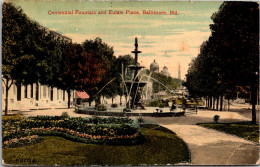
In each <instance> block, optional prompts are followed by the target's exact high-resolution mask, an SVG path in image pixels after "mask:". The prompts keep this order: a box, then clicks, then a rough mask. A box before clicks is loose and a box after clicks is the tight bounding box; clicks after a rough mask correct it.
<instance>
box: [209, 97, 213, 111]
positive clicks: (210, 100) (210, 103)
mask: <svg viewBox="0 0 260 167" xmlns="http://www.w3.org/2000/svg"><path fill="white" fill-rule="evenodd" d="M209 107H210V108H211V109H212V97H211V96H210V98H209Z"/></svg>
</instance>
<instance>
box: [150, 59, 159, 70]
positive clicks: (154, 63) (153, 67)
mask: <svg viewBox="0 0 260 167" xmlns="http://www.w3.org/2000/svg"><path fill="white" fill-rule="evenodd" d="M150 71H151V72H159V64H158V63H156V62H155V60H154V61H153V63H151V65H150Z"/></svg>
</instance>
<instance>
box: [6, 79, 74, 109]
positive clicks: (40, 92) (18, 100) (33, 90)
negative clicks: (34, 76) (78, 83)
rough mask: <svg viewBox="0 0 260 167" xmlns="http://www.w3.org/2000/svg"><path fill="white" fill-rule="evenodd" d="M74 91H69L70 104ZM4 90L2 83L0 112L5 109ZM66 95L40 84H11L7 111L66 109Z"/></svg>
mask: <svg viewBox="0 0 260 167" xmlns="http://www.w3.org/2000/svg"><path fill="white" fill-rule="evenodd" d="M74 99H75V90H72V91H71V98H70V101H71V104H72V103H73V102H74ZM5 100H6V89H5V85H4V83H3V82H2V110H4V109H5ZM67 103H68V93H67V91H65V90H62V89H58V88H56V87H50V86H47V85H41V84H40V83H34V84H30V85H16V84H12V86H11V87H10V89H9V91H8V110H29V109H43V108H52V107H57V108H59V107H62V108H63V107H67Z"/></svg>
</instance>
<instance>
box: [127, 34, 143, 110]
mask: <svg viewBox="0 0 260 167" xmlns="http://www.w3.org/2000/svg"><path fill="white" fill-rule="evenodd" d="M134 46H135V50H134V51H132V52H131V53H134V54H135V62H134V65H130V66H128V67H127V68H129V69H130V70H131V71H133V73H134V75H133V78H132V79H131V80H127V81H125V84H126V86H127V89H128V92H129V96H130V99H129V101H128V102H127V106H126V107H127V108H130V109H135V108H137V107H141V108H143V105H142V101H141V92H142V89H143V87H144V86H145V85H146V82H143V81H139V79H138V76H137V74H138V71H139V70H140V69H142V68H144V67H143V66H140V65H139V63H138V54H139V53H142V52H141V51H139V50H138V41H137V38H135V44H134Z"/></svg>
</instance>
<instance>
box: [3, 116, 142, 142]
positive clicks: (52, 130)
mask: <svg viewBox="0 0 260 167" xmlns="http://www.w3.org/2000/svg"><path fill="white" fill-rule="evenodd" d="M115 123H116V124H115ZM126 123H128V124H126ZM2 125H3V142H6V141H10V140H12V139H15V138H22V137H25V136H30V135H39V136H48V135H49V136H61V137H65V138H68V139H71V140H74V141H79V142H85V143H118V144H123V143H124V140H129V142H126V143H132V144H134V143H136V142H138V141H137V140H138V139H139V137H140V136H141V134H140V133H138V129H137V127H136V126H134V125H133V120H130V119H128V118H98V117H94V118H68V117H58V116H54V117H51V116H38V117H30V118H27V119H20V120H6V121H3V122H2ZM114 141H116V142H114Z"/></svg>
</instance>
